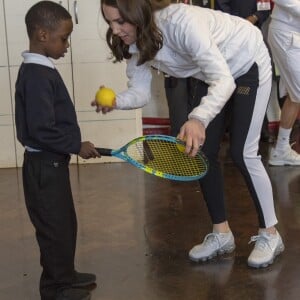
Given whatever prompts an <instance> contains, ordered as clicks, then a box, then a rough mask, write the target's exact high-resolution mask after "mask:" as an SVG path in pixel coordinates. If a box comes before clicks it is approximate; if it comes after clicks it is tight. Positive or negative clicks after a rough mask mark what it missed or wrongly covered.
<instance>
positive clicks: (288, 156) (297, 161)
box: [269, 148, 300, 166]
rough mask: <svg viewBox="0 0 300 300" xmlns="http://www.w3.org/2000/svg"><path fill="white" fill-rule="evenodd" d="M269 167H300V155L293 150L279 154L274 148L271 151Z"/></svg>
mask: <svg viewBox="0 0 300 300" xmlns="http://www.w3.org/2000/svg"><path fill="white" fill-rule="evenodd" d="M269 165H271V166H285V165H288V166H300V154H298V153H297V152H296V151H295V150H293V149H292V148H289V149H288V150H287V151H286V152H284V153H278V152H277V151H276V150H275V149H274V148H272V149H271V151H270V158H269Z"/></svg>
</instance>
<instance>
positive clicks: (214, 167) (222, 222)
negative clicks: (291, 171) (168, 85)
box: [189, 81, 235, 262]
mask: <svg viewBox="0 0 300 300" xmlns="http://www.w3.org/2000/svg"><path fill="white" fill-rule="evenodd" d="M194 88H195V89H194V92H196V94H194V93H192V94H191V95H190V99H189V104H190V109H189V111H191V110H192V108H193V107H195V106H197V105H199V100H200V99H201V98H202V96H204V95H206V94H207V85H206V84H205V83H203V82H200V81H199V82H197V83H196V86H194ZM226 110H227V107H224V108H223V110H222V111H221V112H220V113H219V114H218V115H217V116H216V117H215V119H214V120H213V121H212V122H211V123H210V124H209V126H208V127H207V129H206V140H205V143H204V145H203V147H202V150H203V152H204V153H205V154H206V156H207V158H208V160H209V170H208V173H207V174H206V176H205V177H203V178H202V179H201V180H200V181H199V184H200V186H201V190H202V194H203V198H204V200H205V202H206V205H207V208H208V212H209V215H210V217H211V220H212V223H213V229H212V233H209V234H208V235H206V237H205V238H204V241H203V242H202V243H201V244H198V245H196V246H194V247H193V248H192V249H191V250H190V252H189V257H190V259H191V260H193V261H196V262H198V261H206V260H208V259H211V258H213V257H214V256H216V255H220V254H223V253H229V252H232V251H233V250H234V249H235V243H234V237H233V234H232V232H231V230H230V227H229V224H228V222H227V216H226V208H225V200H224V186H223V174H222V170H221V166H220V162H219V158H218V156H219V150H220V147H221V141H222V138H223V135H224V131H225V114H226Z"/></svg>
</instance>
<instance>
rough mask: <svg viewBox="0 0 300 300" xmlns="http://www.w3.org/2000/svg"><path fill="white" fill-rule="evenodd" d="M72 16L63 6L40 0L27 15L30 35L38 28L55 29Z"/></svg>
mask: <svg viewBox="0 0 300 300" xmlns="http://www.w3.org/2000/svg"><path fill="white" fill-rule="evenodd" d="M71 18H72V17H71V15H70V14H69V12H68V11H67V10H66V9H65V8H64V7H63V6H61V5H59V4H57V3H55V2H52V1H40V2H38V3H36V4H34V5H33V6H32V7H31V8H30V9H29V10H28V12H27V14H26V16H25V23H26V28H27V33H28V36H29V38H31V37H32V35H33V33H34V31H35V30H36V29H37V28H45V29H48V30H55V29H56V28H57V25H58V24H59V23H60V22H61V21H63V20H68V19H71Z"/></svg>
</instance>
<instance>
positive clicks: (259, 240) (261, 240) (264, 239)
mask: <svg viewBox="0 0 300 300" xmlns="http://www.w3.org/2000/svg"><path fill="white" fill-rule="evenodd" d="M269 240H270V238H269V237H268V236H266V235H262V234H259V235H254V236H252V237H251V238H250V241H249V243H248V244H251V243H252V242H256V244H255V248H256V249H258V250H263V249H265V248H266V247H269V248H270V250H272V248H271V246H270V244H269Z"/></svg>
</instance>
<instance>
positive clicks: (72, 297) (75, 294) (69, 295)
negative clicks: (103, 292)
mask: <svg viewBox="0 0 300 300" xmlns="http://www.w3.org/2000/svg"><path fill="white" fill-rule="evenodd" d="M90 299H91V293H90V292H88V291H86V290H81V289H76V288H73V289H72V288H71V289H65V290H63V291H61V292H60V293H59V294H58V296H57V297H56V298H55V300H90Z"/></svg>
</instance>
